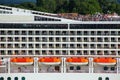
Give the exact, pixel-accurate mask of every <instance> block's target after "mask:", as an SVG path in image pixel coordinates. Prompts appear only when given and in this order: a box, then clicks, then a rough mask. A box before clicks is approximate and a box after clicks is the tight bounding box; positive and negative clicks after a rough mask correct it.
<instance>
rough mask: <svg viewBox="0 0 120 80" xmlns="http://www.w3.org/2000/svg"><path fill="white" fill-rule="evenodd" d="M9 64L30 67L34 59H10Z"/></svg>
mask: <svg viewBox="0 0 120 80" xmlns="http://www.w3.org/2000/svg"><path fill="white" fill-rule="evenodd" d="M10 62H11V63H12V64H16V65H32V64H33V62H34V59H33V58H29V57H19V58H11V59H10Z"/></svg>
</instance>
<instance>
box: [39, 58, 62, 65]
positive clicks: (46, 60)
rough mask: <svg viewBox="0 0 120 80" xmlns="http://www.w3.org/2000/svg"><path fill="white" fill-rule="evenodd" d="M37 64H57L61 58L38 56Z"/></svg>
mask: <svg viewBox="0 0 120 80" xmlns="http://www.w3.org/2000/svg"><path fill="white" fill-rule="evenodd" d="M38 61H39V65H59V64H60V63H61V59H60V58H58V57H43V58H39V60H38Z"/></svg>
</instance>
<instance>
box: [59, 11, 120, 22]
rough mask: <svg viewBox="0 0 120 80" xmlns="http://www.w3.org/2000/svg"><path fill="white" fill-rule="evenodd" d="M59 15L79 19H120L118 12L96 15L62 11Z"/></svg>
mask: <svg viewBox="0 0 120 80" xmlns="http://www.w3.org/2000/svg"><path fill="white" fill-rule="evenodd" d="M58 16H59V17H62V18H67V19H74V20H79V21H120V16H119V15H118V14H117V13H112V14H102V13H96V14H94V15H91V14H88V15H81V14H77V13H60V14H58Z"/></svg>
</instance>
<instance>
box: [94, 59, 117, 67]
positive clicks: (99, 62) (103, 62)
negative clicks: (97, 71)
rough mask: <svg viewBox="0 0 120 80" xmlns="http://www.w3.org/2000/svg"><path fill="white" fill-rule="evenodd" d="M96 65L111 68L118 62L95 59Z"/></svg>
mask: <svg viewBox="0 0 120 80" xmlns="http://www.w3.org/2000/svg"><path fill="white" fill-rule="evenodd" d="M93 61H94V64H98V65H103V66H105V65H106V66H110V65H115V64H116V63H117V60H116V59H114V58H94V60H93Z"/></svg>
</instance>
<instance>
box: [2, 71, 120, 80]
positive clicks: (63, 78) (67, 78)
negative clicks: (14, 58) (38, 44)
mask: <svg viewBox="0 0 120 80" xmlns="http://www.w3.org/2000/svg"><path fill="white" fill-rule="evenodd" d="M0 76H1V77H4V80H7V77H11V78H12V80H14V78H15V77H18V79H19V80H21V78H22V77H25V80H41V79H42V80H99V77H102V80H106V78H109V80H120V74H112V73H107V74H106V73H101V74H99V73H93V74H91V73H90V74H89V73H82V74H81V73H53V74H51V73H17V74H15V73H10V74H9V73H7V74H0Z"/></svg>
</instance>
